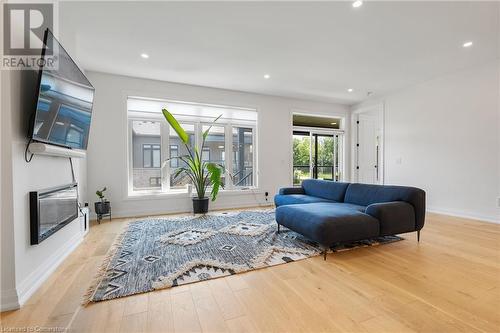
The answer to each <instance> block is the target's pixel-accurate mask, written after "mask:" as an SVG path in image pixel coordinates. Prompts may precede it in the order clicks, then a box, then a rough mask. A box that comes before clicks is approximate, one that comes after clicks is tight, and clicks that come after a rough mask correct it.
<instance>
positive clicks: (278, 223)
mask: <svg viewBox="0 0 500 333" xmlns="http://www.w3.org/2000/svg"><path fill="white" fill-rule="evenodd" d="M279 233H280V224H279V223H278V234H279Z"/></svg>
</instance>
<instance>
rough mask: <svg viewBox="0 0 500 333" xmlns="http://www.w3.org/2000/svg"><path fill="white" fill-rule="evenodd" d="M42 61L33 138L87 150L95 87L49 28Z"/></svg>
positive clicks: (33, 118) (33, 121)
mask: <svg viewBox="0 0 500 333" xmlns="http://www.w3.org/2000/svg"><path fill="white" fill-rule="evenodd" d="M41 63H42V64H43V65H42V66H41V67H40V72H39V85H38V96H37V103H36V110H35V113H34V115H33V117H32V122H31V126H30V134H29V136H30V138H31V139H32V140H33V141H37V142H43V143H48V144H53V145H58V146H62V147H67V148H75V149H83V150H86V149H87V143H88V140H89V132H90V123H91V119H92V106H93V102H94V87H93V86H92V84H91V83H90V81H89V80H88V79H87V77H86V76H85V75H84V74H83V73H82V71H81V70H80V68H79V67H78V66H77V65H76V63H75V62H74V61H73V59H71V57H70V56H69V55H68V53H67V52H66V50H64V48H63V47H62V45H61V44H60V43H59V42H58V41H57V39H56V38H55V37H54V35H53V34H52V32H51V31H50V30H49V29H47V30H46V31H45V36H44V48H43V51H42V61H41ZM49 64H50V66H49Z"/></svg>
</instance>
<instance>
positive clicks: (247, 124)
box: [127, 107, 258, 197]
mask: <svg viewBox="0 0 500 333" xmlns="http://www.w3.org/2000/svg"><path fill="white" fill-rule="evenodd" d="M228 108H230V107H228ZM128 111H129V110H128V109H127V126H128V140H127V141H128V144H127V150H128V196H132V197H137V196H149V195H165V194H173V193H187V189H176V188H170V169H171V167H170V163H169V162H166V159H167V158H169V157H170V126H169V125H168V123H167V122H166V120H165V118H164V117H163V115H161V114H159V113H147V116H146V113H144V114H141V115H138V114H139V113H137V112H134V115H130V114H129V112H128ZM255 112H256V113H257V110H255ZM134 121H158V122H160V124H161V125H160V142H161V143H160V156H161V163H160V164H161V168H160V169H161V177H162V187H161V189H145V190H134V187H133V169H134V167H133V142H132V140H133V132H132V125H133V122H134ZM178 121H179V123H180V124H191V125H194V132H195V135H194V138H195V140H194V141H195V146H196V147H198V150H200V148H201V143H202V134H203V131H202V129H203V125H212V123H210V122H208V121H207V120H206V118H204V117H200V119H196V118H194V117H187V116H182V117H179V119H178ZM257 124H258V121H257V120H255V121H247V120H243V121H238V120H237V119H227V118H226V119H223V118H221V119H219V120H218V121H217V123H215V124H213V125H214V126H221V127H224V139H225V144H224V152H225V154H224V155H225V157H226V160H225V161H224V164H225V166H226V186H225V188H224V189H221V192H226V191H235V190H236V191H244V190H256V189H258V178H257V175H258V171H257V161H258V159H257V155H258V149H257V147H258V144H257ZM233 127H243V128H249V129H251V130H252V149H253V151H252V178H253V180H252V184H253V185H252V186H234V185H233V184H232V179H231V177H230V174H231V173H232V163H233V158H232V153H233V152H232V147H233V142H232V130H233ZM178 150H179V151H180V147H178ZM228 156H229V158H228ZM227 158H228V159H227Z"/></svg>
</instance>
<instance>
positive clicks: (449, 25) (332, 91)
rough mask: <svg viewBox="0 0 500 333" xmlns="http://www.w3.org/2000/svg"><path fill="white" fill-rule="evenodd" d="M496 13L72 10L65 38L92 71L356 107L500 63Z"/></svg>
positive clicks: (439, 6)
mask: <svg viewBox="0 0 500 333" xmlns="http://www.w3.org/2000/svg"><path fill="white" fill-rule="evenodd" d="M498 6H499V3H497V2H371V1H365V2H364V5H363V6H362V7H360V8H357V9H355V8H353V7H352V6H351V2H315V3H311V2H309V3H307V2H274V3H265V2H216V3H209V2H202V3H195V2H184V3H181V2H108V3H103V2H65V3H61V4H60V8H59V12H60V28H59V30H60V31H65V33H66V34H67V33H68V32H69V31H70V32H71V34H73V33H74V34H75V35H73V36H75V41H76V48H75V52H76V57H77V59H78V61H79V62H80V63H81V64H82V66H83V67H84V68H85V69H87V70H95V71H103V72H109V73H116V74H123V75H130V76H136V77H144V78H151V79H158V80H164V81H172V82H182V83H189V84H195V85H202V86H209V87H218V88H226V89H233V90H241V91H249V92H257V93H264V94H271V95H279V96H288V97H297V98H305V99H311V100H319V101H330V102H340V103H344V104H354V103H356V102H360V101H362V100H364V99H366V97H367V92H368V91H372V92H374V94H373V96H380V95H382V94H386V93H388V92H391V91H394V90H397V89H401V88H403V87H405V86H408V85H411V84H415V83H418V82H422V81H425V80H428V79H431V78H433V77H436V76H439V75H441V74H444V73H448V72H452V71H456V70H459V69H462V68H466V67H469V66H473V65H477V64H481V63H485V62H488V61H492V60H495V59H498V50H499V23H498V16H499V12H500V11H499V9H498ZM468 40H472V41H473V42H474V45H473V46H472V47H471V48H467V49H465V48H463V47H462V44H463V42H465V41H468ZM141 53H147V54H149V56H150V58H149V59H147V60H146V59H142V58H141V57H140V54H141ZM266 73H268V74H270V75H271V78H270V79H269V80H265V79H264V78H263V75H264V74H266ZM348 88H353V89H354V92H352V93H348V92H347V89H348Z"/></svg>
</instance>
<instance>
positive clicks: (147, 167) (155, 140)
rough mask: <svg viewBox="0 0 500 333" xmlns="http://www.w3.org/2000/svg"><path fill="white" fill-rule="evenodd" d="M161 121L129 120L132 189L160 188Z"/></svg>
mask: <svg viewBox="0 0 500 333" xmlns="http://www.w3.org/2000/svg"><path fill="white" fill-rule="evenodd" d="M160 128H161V123H160V122H159V121H150V120H134V121H132V122H131V132H132V145H131V147H130V150H131V157H132V173H131V177H132V187H133V190H147V189H158V188H161V181H160V182H159V183H158V182H157V181H151V179H153V178H154V179H156V178H160V179H161V170H160V166H161V131H160Z"/></svg>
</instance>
